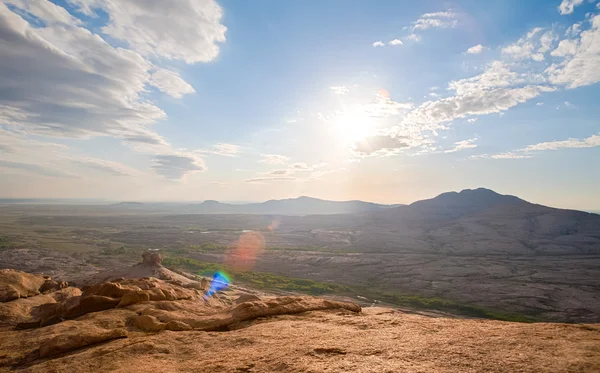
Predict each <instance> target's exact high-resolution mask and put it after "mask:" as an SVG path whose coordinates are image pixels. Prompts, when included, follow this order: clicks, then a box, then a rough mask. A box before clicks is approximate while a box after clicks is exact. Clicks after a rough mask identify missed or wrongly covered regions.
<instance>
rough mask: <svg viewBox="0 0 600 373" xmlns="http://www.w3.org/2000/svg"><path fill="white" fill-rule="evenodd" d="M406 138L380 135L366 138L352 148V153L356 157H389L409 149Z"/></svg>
mask: <svg viewBox="0 0 600 373" xmlns="http://www.w3.org/2000/svg"><path fill="white" fill-rule="evenodd" d="M410 147H411V143H410V140H409V139H408V138H402V137H398V136H395V135H391V134H385V133H381V134H378V135H373V136H369V137H366V138H364V139H362V140H360V141H358V142H356V143H355V144H354V145H353V146H352V151H353V153H354V154H356V155H358V156H370V155H391V154H394V153H396V152H397V151H398V150H401V149H405V148H410Z"/></svg>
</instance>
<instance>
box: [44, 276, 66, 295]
mask: <svg viewBox="0 0 600 373" xmlns="http://www.w3.org/2000/svg"><path fill="white" fill-rule="evenodd" d="M68 286H69V284H68V283H67V282H66V281H54V280H52V279H47V280H46V281H44V283H43V284H42V286H40V288H39V289H38V290H39V292H40V293H42V294H46V293H50V292H54V291H57V290H60V289H64V288H66V287H68Z"/></svg>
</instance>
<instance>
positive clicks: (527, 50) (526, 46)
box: [502, 39, 533, 59]
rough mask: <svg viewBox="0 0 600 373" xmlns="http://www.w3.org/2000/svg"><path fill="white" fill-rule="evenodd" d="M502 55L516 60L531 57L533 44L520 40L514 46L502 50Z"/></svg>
mask: <svg viewBox="0 0 600 373" xmlns="http://www.w3.org/2000/svg"><path fill="white" fill-rule="evenodd" d="M502 54H504V55H508V56H510V57H512V58H516V59H523V58H529V57H531V56H532V55H533V44H532V43H531V42H528V41H524V40H523V39H521V40H519V41H518V42H516V43H514V44H511V45H509V46H507V47H504V48H502Z"/></svg>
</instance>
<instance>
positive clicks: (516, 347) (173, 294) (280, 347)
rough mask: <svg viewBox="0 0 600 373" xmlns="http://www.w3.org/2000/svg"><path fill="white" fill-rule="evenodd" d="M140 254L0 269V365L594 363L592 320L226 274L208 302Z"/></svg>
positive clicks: (410, 368)
mask: <svg viewBox="0 0 600 373" xmlns="http://www.w3.org/2000/svg"><path fill="white" fill-rule="evenodd" d="M147 259H148V258H144V263H141V264H138V265H135V266H134V267H117V268H113V269H112V270H111V271H109V272H105V273H104V275H100V277H97V279H98V280H99V279H100V278H101V277H102V276H104V277H105V278H104V280H100V282H98V283H95V284H93V285H90V286H87V287H83V288H82V289H79V288H75V287H72V286H70V284H67V283H60V282H56V281H53V280H51V279H44V278H42V277H39V276H34V275H30V274H27V273H24V272H18V271H13V270H1V271H0V278H1V279H2V284H3V285H2V287H0V297H1V299H0V301H1V302H0V341H2V343H0V372H9V371H22V372H92V371H93V372H133V371H135V372H214V371H219V372H349V371H353V372H398V371H404V372H457V371H460V372H507V371H511V372H516V371H519V372H596V371H598V370H599V369H600V326H598V325H597V324H577V325H569V324H559V323H534V324H528V323H514V322H503V321H495V320H481V319H468V318H457V317H452V316H449V315H443V314H436V313H420V312H412V311H408V310H399V309H391V308H384V307H362V308H361V306H359V305H358V304H356V303H353V302H347V301H339V300H331V299H325V298H318V297H309V296H273V295H272V294H268V293H264V292H258V291H255V290H251V289H247V288H243V287H239V286H233V285H232V286H230V287H229V288H228V289H226V290H224V291H222V292H219V293H217V294H216V295H214V296H212V297H210V298H208V300H207V301H206V300H204V298H203V292H204V290H205V289H206V287H207V286H209V285H210V282H207V281H200V282H197V281H195V280H198V279H199V278H195V277H194V276H189V275H185V274H184V275H185V276H182V275H180V274H177V273H174V272H171V271H169V270H167V269H165V268H164V267H162V266H160V264H159V263H157V262H156V261H155V259H154V257H152V258H151V260H147ZM117 276H119V278H118V279H117V278H115V277H117ZM137 276H146V277H144V278H137V279H135V277H137ZM147 276H152V277H147ZM159 278H161V279H159ZM106 281H108V282H106Z"/></svg>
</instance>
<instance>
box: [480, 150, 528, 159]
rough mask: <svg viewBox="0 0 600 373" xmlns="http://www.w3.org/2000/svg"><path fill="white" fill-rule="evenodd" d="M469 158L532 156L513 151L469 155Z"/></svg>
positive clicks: (521, 157) (524, 157)
mask: <svg viewBox="0 0 600 373" xmlns="http://www.w3.org/2000/svg"><path fill="white" fill-rule="evenodd" d="M469 158H470V159H527V158H533V156H532V155H530V154H518V153H513V152H506V153H499V154H492V155H489V154H480V155H472V156H470V157H469Z"/></svg>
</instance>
